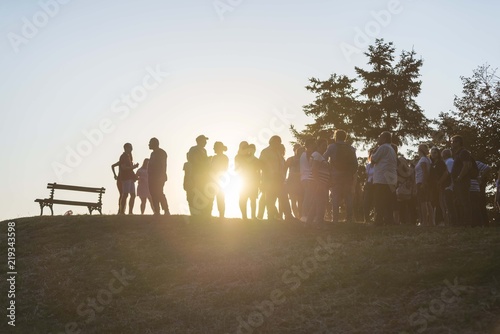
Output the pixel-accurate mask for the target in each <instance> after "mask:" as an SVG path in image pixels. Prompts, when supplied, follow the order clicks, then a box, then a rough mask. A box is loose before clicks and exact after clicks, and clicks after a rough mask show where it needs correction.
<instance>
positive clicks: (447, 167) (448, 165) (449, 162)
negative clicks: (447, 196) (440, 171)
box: [444, 158, 453, 190]
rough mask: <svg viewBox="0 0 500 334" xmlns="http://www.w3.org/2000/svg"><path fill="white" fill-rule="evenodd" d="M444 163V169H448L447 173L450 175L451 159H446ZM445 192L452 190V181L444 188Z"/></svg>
mask: <svg viewBox="0 0 500 334" xmlns="http://www.w3.org/2000/svg"><path fill="white" fill-rule="evenodd" d="M444 163H445V164H446V169H448V173H450V175H451V170H452V169H453V158H448V159H446V161H445V162H444ZM446 190H453V181H452V182H451V184H450V185H449V186H448V187H446Z"/></svg>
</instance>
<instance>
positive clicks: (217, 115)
mask: <svg viewBox="0 0 500 334" xmlns="http://www.w3.org/2000/svg"><path fill="white" fill-rule="evenodd" d="M499 12H500V2H498V1H482V2H480V3H479V2H472V1H451V0H450V1H430V0H429V1H425V0H421V1H417V0H413V1H411V0H390V1H386V0H384V1H374V0H370V1H368V0H363V1H326V0H308V1H305V0H303V1H299V0H286V1H285V0H276V1H268V0H266V1H265V0H186V1H162V0H143V1H128V0H122V1H118V0H108V1H95V0H86V1H82V0H42V1H28V0H25V1H2V2H1V3H0V36H3V38H0V74H1V76H2V78H3V80H1V81H0V110H1V111H2V112H1V114H2V121H1V122H0V139H1V154H2V159H1V161H2V163H1V164H0V174H1V175H3V176H4V179H3V184H4V186H5V187H4V191H2V192H1V193H0V203H2V204H1V205H2V207H1V210H0V220H6V219H12V218H17V217H26V216H35V215H39V212H40V210H39V207H38V204H37V203H35V202H34V200H35V199H36V198H45V197H47V196H48V194H49V190H48V189H46V184H47V183H50V182H58V183H63V184H72V185H80V186H89V187H105V188H106V194H105V195H104V197H103V213H105V214H114V213H116V211H117V201H118V192H117V190H116V183H115V180H114V178H113V174H112V172H111V168H110V166H111V164H113V163H115V162H116V161H117V160H118V158H119V156H120V154H121V153H122V152H123V144H125V143H126V142H130V143H131V144H132V145H133V147H134V150H133V157H134V162H139V163H142V161H143V159H144V158H148V157H149V155H150V153H151V151H150V150H149V149H148V141H149V139H150V138H151V137H157V138H158V139H159V141H160V146H161V147H162V148H163V149H164V150H165V151H166V152H167V154H168V177H169V180H168V181H167V183H166V185H165V194H166V196H167V200H168V201H169V205H170V211H171V213H172V214H187V213H188V209H187V204H186V200H185V192H184V190H183V188H182V179H183V172H182V166H183V164H184V162H185V159H186V152H187V151H188V150H189V148H190V147H191V146H193V145H195V138H196V137H197V136H198V135H200V134H203V135H206V136H207V137H209V141H208V144H207V151H208V153H209V154H213V150H212V148H213V143H214V142H215V141H222V142H223V143H224V144H225V145H226V146H227V147H228V151H227V152H226V154H227V155H228V156H229V158H230V161H231V163H230V164H231V165H232V161H233V158H234V155H235V154H236V150H237V146H238V144H239V142H240V141H242V140H247V141H249V142H252V143H255V144H256V146H257V154H259V153H260V151H261V150H262V149H263V148H264V147H266V146H267V141H268V139H269V137H270V136H271V135H275V134H276V135H279V136H281V138H282V139H283V142H284V143H285V145H286V150H287V156H290V155H291V154H292V147H291V145H290V142H291V141H292V140H293V138H292V136H291V134H290V131H289V127H290V125H294V126H295V127H296V128H297V129H299V130H300V129H302V128H303V127H304V125H305V124H307V123H311V122H312V119H310V118H308V117H306V116H305V115H304V112H303V109H302V107H303V106H304V105H306V104H309V103H311V102H312V101H313V100H314V96H313V95H312V94H311V93H309V92H308V91H307V90H306V89H305V86H306V85H307V84H308V79H309V78H311V77H316V78H320V79H327V78H328V77H329V76H330V75H331V74H332V73H337V74H346V75H348V76H351V77H354V76H355V71H354V67H355V66H358V67H362V68H368V66H367V60H366V57H365V56H364V55H363V52H366V50H367V48H368V45H370V44H373V43H374V41H375V39H376V38H383V39H384V40H385V41H387V42H393V43H394V46H395V47H396V50H397V51H396V53H397V54H399V53H400V52H401V51H402V50H411V49H414V50H415V51H416V52H417V55H418V56H421V57H422V59H423V60H424V64H423V67H422V69H421V80H422V82H423V83H422V92H421V94H420V96H419V97H418V98H417V102H418V103H419V104H420V105H421V107H422V108H423V110H424V112H425V114H426V116H427V117H429V118H434V117H437V115H438V113H439V112H441V111H448V110H450V109H452V108H453V98H454V96H455V95H460V93H461V88H462V87H461V81H460V76H470V75H471V74H472V71H473V70H474V69H475V68H477V67H478V66H480V65H482V64H485V63H488V64H490V65H492V66H493V67H497V66H498V63H497V62H498V59H500V42H499V41H500V38H499V34H500V21H499V20H498V17H496V16H498V13H499ZM347 130H348V129H347ZM228 180H229V181H228V182H227V187H226V188H227V189H226V190H227V203H228V204H227V206H228V208H227V216H232V217H236V216H238V215H239V211H238V209H237V204H236V203H237V198H236V197H237V189H236V185H237V182H236V181H235V180H236V178H235V175H234V172H233V171H232V169H231V168H230V171H229V178H228ZM57 194H58V192H56V195H57ZM59 194H60V197H61V198H64V199H80V198H81V199H91V200H93V199H94V198H93V197H94V196H93V195H91V196H90V198H89V197H88V196H89V194H84V195H80V194H72V193H64V192H60V193H59ZM80 196H81V197H80ZM69 209H71V210H72V211H73V212H74V213H75V214H85V213H86V208H82V207H69V206H62V205H55V206H54V211H55V214H63V213H64V212H66V211H67V210H69ZM134 211H135V213H136V214H137V213H139V205H138V203H137V204H136V206H135V210H134ZM47 213H48V210H47V209H45V214H47ZM146 213H151V211H150V209H149V208H148V209H147V211H146Z"/></svg>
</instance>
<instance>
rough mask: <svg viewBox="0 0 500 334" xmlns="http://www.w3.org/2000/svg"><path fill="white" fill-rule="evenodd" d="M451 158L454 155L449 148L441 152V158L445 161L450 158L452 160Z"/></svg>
mask: <svg viewBox="0 0 500 334" xmlns="http://www.w3.org/2000/svg"><path fill="white" fill-rule="evenodd" d="M451 156H452V154H451V150H450V149H449V148H445V149H444V150H443V151H441V157H442V158H443V160H448V159H449V158H451Z"/></svg>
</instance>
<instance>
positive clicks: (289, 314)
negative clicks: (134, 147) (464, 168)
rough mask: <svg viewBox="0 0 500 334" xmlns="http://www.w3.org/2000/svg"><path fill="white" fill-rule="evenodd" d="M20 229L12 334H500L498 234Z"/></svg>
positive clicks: (88, 220)
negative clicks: (15, 333) (14, 315)
mask: <svg viewBox="0 0 500 334" xmlns="http://www.w3.org/2000/svg"><path fill="white" fill-rule="evenodd" d="M14 221H15V223H16V226H15V230H16V232H15V233H16V240H15V242H16V243H15V248H16V271H17V275H16V285H15V303H16V304H15V305H16V322H15V324H16V327H15V328H13V327H11V326H8V325H7V321H9V319H8V318H6V317H5V315H4V316H3V319H4V320H3V321H2V323H1V324H0V332H2V333H5V332H7V333H10V332H18V333H405V332H407V333H500V283H499V280H500V229H498V228H486V229H483V228H463V229H461V228H460V229H459V228H417V227H392V228H376V227H371V226H366V225H362V224H352V225H345V224H338V225H335V226H331V225H330V226H328V227H326V228H324V229H315V228H306V227H304V226H302V225H299V224H295V223H284V222H273V223H271V222H266V221H264V222H242V221H241V220H239V219H227V220H224V221H219V220H218V219H213V220H212V221H210V222H198V223H194V222H189V218H188V217H185V216H172V217H168V218H166V217H158V218H155V217H153V216H84V215H82V216H69V217H63V216H58V217H33V218H22V219H15V220H14ZM7 227H8V226H7V221H5V222H2V223H0V231H1V233H0V234H1V236H0V238H1V239H0V240H1V241H0V246H1V249H0V251H1V252H0V253H1V254H2V258H3V259H4V263H5V265H4V266H3V268H4V272H7V271H9V270H8V269H7V266H6V264H7V259H6V258H7V247H8V245H7V243H6V241H7ZM8 283H9V282H7V281H6V280H5V279H3V280H1V282H0V291H1V294H0V295H1V300H2V305H3V306H2V309H3V310H4V312H5V313H6V314H7V312H8V310H6V305H7V306H8V301H7V292H8V290H9V286H10V285H9V284H8ZM4 329H7V331H5V330H4Z"/></svg>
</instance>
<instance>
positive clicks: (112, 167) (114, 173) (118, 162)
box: [111, 161, 120, 180]
mask: <svg viewBox="0 0 500 334" xmlns="http://www.w3.org/2000/svg"><path fill="white" fill-rule="evenodd" d="M118 166H120V161H117V162H115V163H114V164H112V165H111V170H112V171H113V175H114V176H115V180H117V179H118V175H116V171H115V168H116V167H118Z"/></svg>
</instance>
